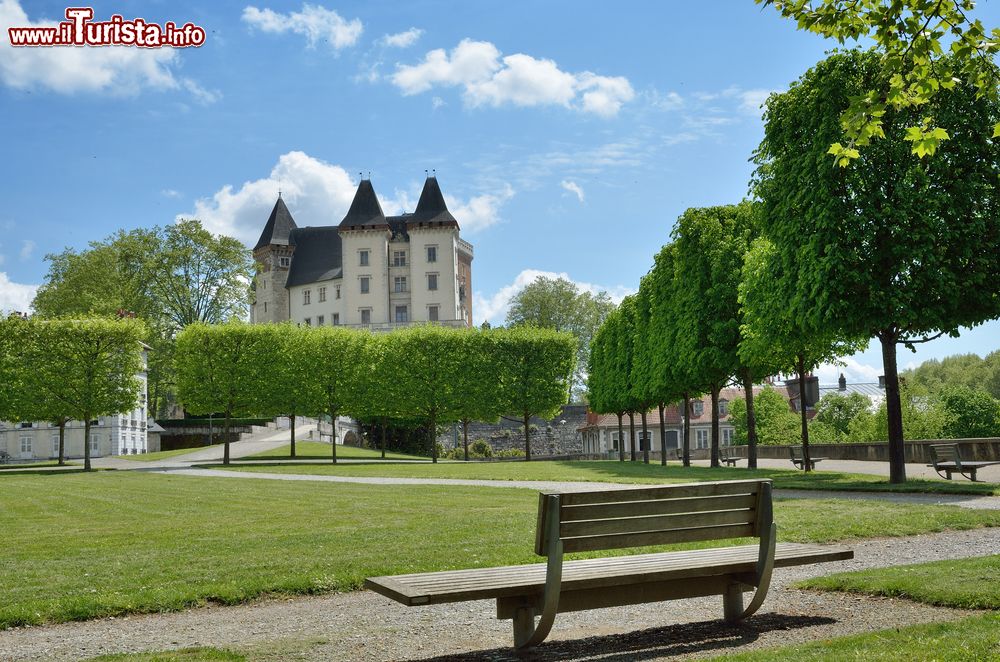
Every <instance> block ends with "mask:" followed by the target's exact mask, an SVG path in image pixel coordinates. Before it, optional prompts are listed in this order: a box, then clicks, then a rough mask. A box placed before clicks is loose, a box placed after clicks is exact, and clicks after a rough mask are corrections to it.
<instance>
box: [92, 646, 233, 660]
mask: <svg viewBox="0 0 1000 662" xmlns="http://www.w3.org/2000/svg"><path fill="white" fill-rule="evenodd" d="M246 659H247V658H246V656H245V655H241V654H239V653H234V652H232V651H227V650H223V649H220V648H204V647H201V646H199V647H197V648H181V649H179V650H173V651H160V652H155V653H145V652H144V653H116V654H114V655H101V656H100V657H93V658H90V662H243V661H244V660H246Z"/></svg>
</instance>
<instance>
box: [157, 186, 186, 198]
mask: <svg viewBox="0 0 1000 662" xmlns="http://www.w3.org/2000/svg"><path fill="white" fill-rule="evenodd" d="M160 195H162V196H163V197H164V198H179V197H181V192H180V191H177V190H174V189H172V188H165V189H163V190H162V191H160Z"/></svg>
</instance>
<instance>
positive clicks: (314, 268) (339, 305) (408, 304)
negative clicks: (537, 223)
mask: <svg viewBox="0 0 1000 662" xmlns="http://www.w3.org/2000/svg"><path fill="white" fill-rule="evenodd" d="M253 255H254V259H255V260H256V262H257V274H256V277H255V278H254V281H253V284H252V288H253V291H254V297H253V302H252V304H251V306H250V321H251V322H255V323H265V322H282V321H285V320H292V321H293V322H297V323H299V324H304V325H312V326H324V325H335V326H336V325H342V326H351V327H365V328H373V329H392V328H395V327H397V326H405V325H407V324H412V323H427V322H433V323H437V324H442V325H447V326H472V299H471V293H472V256H473V253H472V245H471V244H469V243H468V242H466V241H464V240H463V239H462V238H461V237H460V236H459V226H458V221H457V220H455V217H454V216H452V215H451V212H449V211H448V206H447V205H446V204H445V200H444V196H443V195H442V193H441V187H440V186H439V185H438V181H437V177H434V176H430V177H428V178H427V180H426V181H425V182H424V188H423V191H421V193H420V200H419V201H418V202H417V208H416V210H415V211H414V212H413V213H411V214H406V213H404V214H402V215H401V216H386V215H385V214H384V213H383V212H382V205H380V204H379V201H378V196H376V195H375V189H374V188H373V187H372V183H371V180H369V179H362V180H361V183H360V184H359V185H358V190H357V192H356V193H355V194H354V200H353V201H352V202H351V207H350V209H349V210H348V211H347V215H346V216H344V219H343V220H342V221H341V222H340V224H339V225H336V226H324V227H304V228H300V227H298V226H296V225H295V221H294V219H293V218H292V215H291V213H290V212H289V211H288V207H286V206H285V202H284V201H283V200H282V199H281V194H280V193H279V194H278V200H277V202H275V203H274V209H272V210H271V215H270V217H269V218H268V219H267V224H266V225H265V226H264V231H263V232H261V235H260V239H259V240H258V241H257V245H256V246H254V249H253Z"/></svg>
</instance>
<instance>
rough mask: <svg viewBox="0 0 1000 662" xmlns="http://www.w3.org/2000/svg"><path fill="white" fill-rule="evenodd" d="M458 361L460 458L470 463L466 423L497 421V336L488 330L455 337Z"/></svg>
mask: <svg viewBox="0 0 1000 662" xmlns="http://www.w3.org/2000/svg"><path fill="white" fill-rule="evenodd" d="M456 341H457V342H456V346H455V351H456V352H457V353H458V357H457V360H458V362H459V363H460V364H461V365H464V366H465V367H464V369H462V370H460V371H459V374H458V382H457V385H456V386H457V388H456V389H455V409H456V411H457V412H458V420H459V421H460V422H461V423H462V448H463V450H464V453H463V456H464V458H465V460H466V461H468V460H469V424H470V423H471V422H472V421H484V422H494V421H497V420H499V418H500V414H501V413H502V412H501V410H500V406H501V403H500V402H499V399H498V398H497V397H496V375H499V374H502V373H503V367H502V366H501V365H499V363H498V361H499V353H498V351H497V347H496V336H495V335H494V334H493V333H490V332H488V331H480V332H478V333H461V334H458V335H457V338H456Z"/></svg>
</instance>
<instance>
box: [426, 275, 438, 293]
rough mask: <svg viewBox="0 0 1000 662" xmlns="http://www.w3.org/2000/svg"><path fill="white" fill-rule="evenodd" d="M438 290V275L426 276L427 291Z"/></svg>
mask: <svg viewBox="0 0 1000 662" xmlns="http://www.w3.org/2000/svg"><path fill="white" fill-rule="evenodd" d="M437 288H438V275H437V274H427V289H428V290H436V289H437Z"/></svg>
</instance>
